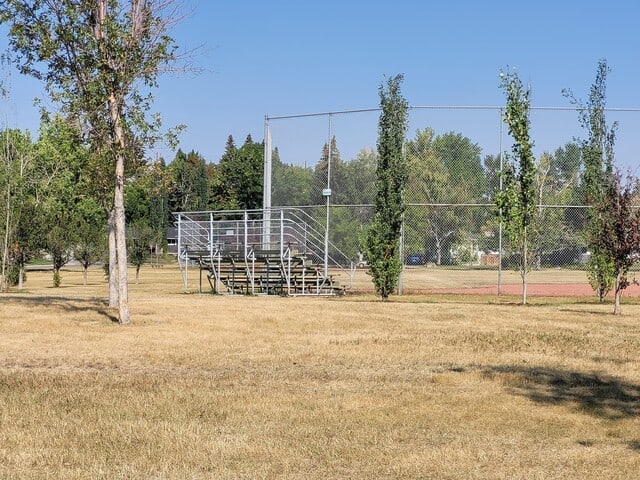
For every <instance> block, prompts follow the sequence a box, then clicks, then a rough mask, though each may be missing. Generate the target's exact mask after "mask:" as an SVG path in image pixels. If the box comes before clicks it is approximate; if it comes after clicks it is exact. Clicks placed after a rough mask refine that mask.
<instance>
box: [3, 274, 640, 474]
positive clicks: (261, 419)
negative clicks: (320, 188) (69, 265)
mask: <svg viewBox="0 0 640 480" xmlns="http://www.w3.org/2000/svg"><path fill="white" fill-rule="evenodd" d="M50 283H51V280H50V274H49V273H40V272H32V273H30V274H29V278H28V282H27V287H28V291H26V292H24V293H10V294H5V295H2V296H0V478H16V479H18V478H20V479H23V478H27V479H29V478H70V479H74V478H75V479H81V478H82V479H84V478H105V479H106V478H109V479H111V478H131V479H148V478H168V479H184V478H191V479H210V478H221V479H222V478H225V479H226V478H229V479H232V478H233V479H235V478H246V479H254V478H255V479H267V478H282V479H313V478H323V479H324V478H332V479H333V478H344V479H347V478H349V479H371V478H389V479H403V478H406V479H415V478H439V479H440V478H445V479H446V478H449V479H460V478H478V479H513V478H523V479H524V478H527V479H530V478H540V479H542V478H544V479H547V478H566V479H575V478H581V479H598V480H601V479H603V478H607V479H614V478H618V479H626V478H636V477H637V474H638V473H637V472H638V471H639V469H640V433H639V432H640V364H639V363H638V354H639V352H640V322H639V321H638V319H639V318H640V306H638V305H636V304H633V303H629V304H628V305H624V306H623V314H624V315H623V316H621V317H613V316H612V315H609V311H610V305H599V304H597V303H594V302H592V301H581V300H576V299H563V298H555V299H549V298H546V297H544V298H536V299H532V303H533V304H532V305H530V306H528V307H521V306H517V305H514V304H513V303H509V300H508V299H505V300H499V299H497V297H495V296H488V297H481V296H459V295H458V296H456V295H448V296H439V295H411V296H407V297H402V298H397V297H396V298H394V299H393V301H391V302H387V303H384V304H383V303H380V302H378V301H377V300H376V299H375V298H374V297H373V296H371V295H367V294H364V295H357V296H349V295H347V296H346V297H342V298H328V299H327V298H265V297H234V298H231V297H213V296H210V295H194V294H192V295H185V294H183V293H181V291H182V284H181V278H180V275H179V273H178V272H177V270H176V269H174V268H169V267H165V268H163V269H157V270H152V269H145V270H143V272H142V276H141V284H140V285H131V302H132V308H131V311H132V318H133V324H132V325H129V326H126V327H122V326H119V325H117V324H116V323H114V322H113V315H114V312H112V311H110V310H109V309H108V308H106V306H105V304H104V301H103V298H104V296H105V295H106V285H105V284H104V281H103V278H102V273H101V272H100V271H98V270H95V271H92V272H91V276H90V285H88V286H87V287H83V286H82V285H81V276H80V274H79V272H75V271H65V272H63V287H62V288H60V289H53V288H50V287H49V286H48V285H49V284H50ZM425 283H426V282H425Z"/></svg>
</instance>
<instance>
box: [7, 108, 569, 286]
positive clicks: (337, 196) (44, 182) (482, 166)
mask: <svg viewBox="0 0 640 480" xmlns="http://www.w3.org/2000/svg"><path fill="white" fill-rule="evenodd" d="M2 139H3V142H2V143H3V144H4V148H3V149H2V151H1V153H0V157H2V159H3V161H2V171H1V172H0V187H1V188H2V191H4V192H6V194H5V195H3V196H2V199H1V200H0V203H1V204H2V212H1V213H0V215H1V216H2V217H3V218H2V219H1V220H2V226H3V227H2V230H3V245H4V249H3V252H2V255H3V259H4V262H3V263H4V264H5V265H6V267H5V268H8V269H9V270H10V271H11V272H12V273H10V275H9V278H10V279H11V282H12V283H17V282H19V280H20V275H19V272H20V271H21V270H23V269H24V266H25V264H26V263H28V262H29V261H30V260H32V259H33V258H35V257H39V256H41V255H42V254H43V253H45V254H47V255H48V256H49V257H50V258H51V259H52V261H53V264H54V269H55V272H56V273H55V275H56V278H58V280H56V283H57V282H58V281H59V268H60V267H62V266H63V265H64V264H65V263H66V262H68V261H69V260H70V259H72V258H75V259H76V260H78V261H80V262H81V263H82V264H83V266H84V267H85V268H87V267H88V266H90V265H91V264H94V263H96V262H98V261H105V251H106V244H105V239H104V237H105V235H104V233H105V232H104V230H105V227H104V225H105V223H106V215H107V208H106V207H105V205H106V203H105V202H106V199H105V198H102V197H101V194H100V192H101V191H102V190H101V188H100V187H101V186H100V185H96V178H95V176H93V175H91V174H90V171H91V169H90V168H89V167H90V165H91V164H92V162H94V161H95V159H92V152H91V151H90V150H89V149H88V148H87V147H86V146H83V144H82V142H81V141H80V138H79V136H78V135H77V132H75V131H74V127H73V125H72V124H70V123H69V122H67V121H66V120H64V119H63V118H62V117H52V118H51V119H48V120H46V119H45V120H43V123H42V125H41V128H40V132H39V136H38V138H37V139H36V140H32V139H31V136H30V133H29V132H27V131H20V130H5V131H4V132H2ZM329 148H331V155H329ZM406 155H407V162H408V168H409V176H408V181H407V185H406V192H407V193H406V200H407V202H408V203H409V204H412V203H415V204H475V203H491V202H492V201H493V197H494V195H495V193H496V192H497V191H498V188H499V177H500V166H501V165H500V157H499V155H485V156H484V157H483V156H482V150H481V148H480V147H479V146H478V144H476V143H474V142H473V141H472V140H471V139H470V138H468V137H466V136H464V135H463V134H461V133H455V132H447V133H444V134H437V133H436V132H435V131H434V130H432V129H431V128H428V127H426V128H424V129H421V130H418V131H417V132H416V133H415V136H414V137H413V138H412V139H410V140H409V141H408V142H407V145H406ZM329 157H330V158H331V170H330V172H331V180H330V183H331V188H332V192H333V195H332V198H331V203H332V204H334V205H360V206H362V205H371V204H372V203H373V202H374V198H375V178H376V164H377V153H376V152H375V150H373V149H370V148H363V149H362V150H361V151H360V152H358V154H357V155H356V156H355V157H354V158H352V159H349V160H343V159H342V158H341V155H340V150H339V147H338V141H337V139H336V138H335V137H334V138H332V140H331V142H330V145H329V144H327V143H325V144H324V145H322V146H320V147H319V159H318V160H317V162H316V163H315V165H314V166H313V167H302V166H300V165H296V164H285V163H283V162H282V161H281V160H280V156H279V152H278V149H277V147H276V148H275V149H274V151H273V155H272V158H273V190H272V205H274V206H308V205H322V204H323V202H324V198H323V197H322V190H323V188H325V187H326V185H327V170H328V168H327V167H328V161H329ZM263 161H264V144H263V143H262V142H255V141H254V140H253V139H252V137H251V136H250V135H248V136H247V137H246V139H245V140H244V143H243V144H242V145H239V146H238V145H237V144H236V142H235V140H234V138H233V137H232V136H229V137H228V139H227V142H226V147H225V151H224V153H223V155H222V157H221V158H220V159H218V161H217V162H215V163H214V162H208V161H207V160H206V159H205V158H204V157H203V156H202V155H201V154H199V153H198V152H196V151H190V152H188V153H185V152H184V151H182V150H178V152H177V153H176V155H175V157H174V158H173V159H171V160H170V161H169V162H166V161H165V160H164V159H156V160H147V161H139V162H137V163H133V164H131V166H130V168H129V169H128V172H127V185H126V190H125V204H126V209H125V211H126V222H127V231H128V239H129V240H128V241H129V258H130V261H131V262H133V263H134V264H135V265H137V266H138V267H139V266H140V265H141V264H142V262H143V261H145V260H146V259H147V258H148V256H149V255H150V252H151V251H152V249H151V248H150V245H151V246H154V248H157V249H158V250H162V249H163V248H164V247H165V246H166V241H167V229H168V228H169V227H170V226H171V225H172V222H173V217H172V212H178V211H205V210H238V209H258V208H261V207H262V199H263V191H262V189H263ZM580 172H581V160H580V152H579V148H578V146H577V145H575V144H572V143H570V144H567V145H565V146H563V147H559V148H557V149H556V151H555V152H551V153H544V154H543V155H542V157H541V158H540V161H539V167H538V175H537V191H538V192H539V195H540V203H544V202H546V203H566V204H575V203H579V202H580V198H581V197H582V193H581V190H580V189H581V175H580ZM352 210H354V211H349V210H347V209H345V210H344V211H343V212H338V213H337V214H336V215H334V218H333V221H332V223H333V226H334V228H333V229H332V230H333V235H334V241H335V242H336V243H339V244H341V245H350V247H346V248H347V250H349V252H347V253H349V254H351V255H355V254H356V253H357V251H358V248H359V247H358V242H359V239H358V236H357V235H358V232H357V229H354V228H353V226H354V223H356V224H358V226H362V225H364V224H366V223H367V222H368V221H369V217H370V213H371V212H370V210H367V209H365V210H364V211H361V212H360V215H358V212H359V210H358V209H352ZM354 215H355V216H354ZM492 222H493V223H495V217H494V216H493V215H492V214H491V213H490V212H489V213H488V214H485V215H484V216H478V215H473V214H472V213H471V212H470V211H469V212H468V213H466V214H461V213H460V212H459V211H458V212H454V211H452V210H444V209H443V210H438V211H434V212H433V213H432V214H431V215H429V216H424V215H422V216H421V215H420V214H419V213H418V212H413V213H411V212H410V213H409V217H408V222H407V224H408V225H409V228H410V230H411V232H412V235H410V238H413V239H414V240H413V241H412V242H413V244H412V245H410V249H411V250H418V251H425V250H432V251H433V252H435V253H436V254H437V262H438V263H441V262H442V261H443V255H444V261H446V256H447V252H449V251H450V246H451V245H452V244H454V243H455V242H456V241H457V239H459V238H460V237H461V236H464V235H465V232H468V231H471V230H474V231H478V230H479V229H481V228H483V227H482V224H483V223H487V224H491V223H492ZM452 232H453V233H452ZM487 248H489V247H488V246H487Z"/></svg>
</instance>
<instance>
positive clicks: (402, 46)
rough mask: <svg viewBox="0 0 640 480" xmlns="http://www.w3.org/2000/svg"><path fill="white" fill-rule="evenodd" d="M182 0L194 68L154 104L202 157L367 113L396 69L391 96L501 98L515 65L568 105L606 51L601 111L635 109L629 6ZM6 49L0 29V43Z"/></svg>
mask: <svg viewBox="0 0 640 480" xmlns="http://www.w3.org/2000/svg"><path fill="white" fill-rule="evenodd" d="M183 1H184V6H185V11H186V12H187V13H190V14H189V15H188V16H187V17H186V18H185V19H184V21H183V22H182V23H181V24H180V25H179V26H178V27H176V29H175V30H174V32H173V36H174V38H175V39H176V42H177V43H178V44H179V45H180V46H184V47H185V48H194V47H198V46H202V48H201V53H200V54H199V55H198V56H197V57H196V58H195V59H194V61H195V63H196V64H197V65H198V66H200V67H201V68H203V69H204V72H203V73H201V74H199V75H191V74H186V75H181V76H170V77H164V78H163V79H162V80H161V82H160V88H159V89H158V90H157V91H156V92H155V98H156V103H155V107H156V110H158V111H160V112H161V113H162V114H163V118H164V123H165V125H166V126H171V125H175V124H186V125H187V126H188V130H187V131H186V132H185V133H184V134H183V135H182V137H181V147H182V148H183V149H184V150H196V151H199V152H200V153H201V154H202V155H203V156H204V157H205V158H206V159H207V160H208V161H212V162H216V161H217V160H218V159H219V157H220V155H221V153H222V151H223V149H224V145H225V141H226V138H227V136H228V135H229V134H232V135H233V136H234V138H235V139H236V142H237V143H242V141H243V140H244V138H245V136H246V135H247V134H248V133H250V134H251V135H252V136H253V138H254V140H262V138H263V135H264V118H265V115H269V116H278V115H288V114H299V113H310V112H326V111H339V110H345V109H360V108H371V107H377V106H378V102H379V99H378V86H379V84H380V83H381V82H383V81H384V79H385V76H387V77H388V76H392V75H395V74H397V73H403V74H404V76H405V80H404V83H403V94H404V96H405V97H406V99H407V100H408V101H409V103H410V104H411V105H501V104H503V103H504V95H503V93H502V92H501V91H500V89H499V88H498V85H499V77H498V74H499V71H500V69H504V68H507V67H515V68H516V69H517V71H518V72H519V74H520V76H521V78H522V80H523V81H524V82H527V83H530V84H531V86H532V100H533V104H534V105H537V106H568V105H569V104H568V101H567V100H566V99H565V98H564V97H563V96H562V94H561V92H562V89H563V88H571V89H572V90H573V91H574V92H575V94H576V95H577V96H578V97H581V98H586V96H587V94H588V89H589V86H590V84H591V83H592V81H593V79H594V76H595V71H596V65H597V62H598V60H599V59H601V58H606V59H607V61H608V64H609V65H610V67H611V69H612V71H611V74H610V75H609V77H608V95H607V103H608V105H609V106H611V107H632V108H636V107H640V35H639V33H638V30H637V23H638V20H639V19H640V6H639V5H640V4H638V3H637V2H636V1H631V0H629V1H617V0H610V1H608V2H601V1H591V0H585V1H575V2H574V1H560V0H556V1H547V0H541V1H536V2H515V1H511V2H508V1H485V2H477V1H443V0H440V1H437V2H433V1H409V0H394V1H377V0H369V1H360V0H356V1H353V0H352V1H349V0H324V1H318V2H307V1H284V0H282V1H277V0H276V1H271V2H264V1H253V0H245V1H241V2H234V1H205V0H183ZM6 43H7V42H6V29H5V28H4V27H2V29H1V30H0V49H4V48H6ZM11 83H12V96H11V105H10V108H9V109H8V115H7V117H8V122H9V125H11V126H15V127H18V128H29V129H31V130H32V131H34V132H35V131H37V126H38V121H37V112H36V110H35V109H34V108H33V107H32V106H31V103H32V102H31V99H32V98H33V97H35V96H40V95H41V89H40V86H39V84H38V83H37V82H35V81H34V80H31V79H25V78H23V77H20V76H18V75H17V74H14V75H13V76H12V81H11ZM3 108H4V107H3ZM464 117H470V118H466V119H465V118H464ZM635 117H640V113H638V114H635V116H634V122H635V123H636V124H638V125H640V121H636V120H635ZM425 121H430V120H425ZM459 121H460V123H459V124H458V123H455V124H453V125H454V126H451V127H449V126H445V127H443V128H446V129H454V130H457V131H462V133H465V134H468V135H469V136H470V137H471V138H472V139H474V137H473V133H468V132H472V131H473V130H474V129H475V128H476V126H477V125H474V122H475V123H476V124H480V123H484V122H493V120H487V118H486V117H485V118H479V117H478V118H475V117H474V116H473V115H461V116H460V120H459ZM620 121H621V123H623V122H624V119H622V118H621V119H620ZM337 123H338V124H339V123H340V122H339V121H338V122H337ZM343 123H344V124H345V127H344V130H343V131H344V132H345V135H344V137H345V138H342V139H341V138H340V135H339V131H336V136H337V137H338V144H339V146H340V145H341V142H342V144H343V145H344V150H345V151H347V153H346V154H343V157H345V156H347V157H348V156H349V155H352V153H353V152H352V150H353V149H356V147H353V149H350V146H349V139H348V138H346V137H348V136H349V134H348V133H347V132H348V131H349V129H348V128H347V126H346V124H348V123H349V121H348V120H346V119H345V120H344V121H343ZM436 123H437V122H436ZM546 123H548V124H551V125H554V124H565V123H577V122H576V121H575V115H570V116H566V115H561V116H559V117H557V118H555V119H549V120H548V122H546ZM632 123H633V122H632ZM365 124H366V126H364V125H365ZM365 124H363V126H362V127H355V126H353V128H354V129H366V130H368V131H369V130H370V131H369V133H368V136H367V139H368V140H367V142H369V141H370V139H373V140H372V141H371V142H372V143H371V144H370V145H362V146H375V133H376V132H375V119H374V121H373V122H371V121H369V120H367V121H366V122H365ZM426 126H429V125H426V124H418V125H417V126H416V128H424V127H426ZM305 128H306V127H304V126H303V125H302V124H296V122H291V123H290V125H288V126H287V127H286V129H287V133H286V135H287V137H288V140H287V141H288V142H290V143H292V144H293V143H295V141H296V137H300V139H299V140H300V142H301V143H311V144H310V145H304V146H301V147H300V148H308V149H309V150H310V151H311V152H313V153H305V154H304V155H307V156H309V158H311V157H312V156H316V157H317V156H319V153H320V149H321V147H322V145H321V142H322V139H326V130H327V128H326V126H325V124H324V120H323V121H322V122H320V123H318V124H317V125H316V126H314V127H310V128H317V129H319V131H320V132H319V134H318V139H319V140H317V141H315V140H314V141H310V142H305V141H304V140H302V137H303V136H302V135H301V134H300V135H298V133H299V132H302V131H304V129H305ZM492 128H495V129H497V124H492ZM576 128H577V127H576ZM578 132H579V131H578ZM627 132H628V130H627V131H624V132H621V135H619V142H620V141H623V147H622V149H623V152H624V155H625V159H624V160H623V162H625V163H628V164H631V163H634V161H632V160H630V159H629V158H627V157H628V156H629V155H630V153H629V152H630V151H631V149H630V147H629V146H628V145H626V144H624V140H623V139H622V138H621V137H622V133H624V135H625V137H626V136H629V137H630V138H631V137H632V136H633V135H631V134H630V133H627ZM283 135H284V134H283ZM541 135H543V134H541ZM283 141H284V139H283ZM536 141H537V142H538V140H536ZM318 142H319V143H320V144H317V143H318ZM539 142H540V143H542V144H543V143H544V140H543V139H540V140H539ZM274 145H278V138H276V137H274ZM494 147H495V146H490V147H488V149H491V148H494ZM292 148H293V147H292ZM357 148H359V147H357ZM495 148H497V147H495ZM485 149H486V148H485ZM485 153H494V152H489V151H487V152H485ZM160 154H162V155H164V156H165V157H166V158H167V159H170V158H172V155H173V154H172V153H171V152H169V151H167V150H166V149H162V150H160ZM296 158H297V157H296ZM305 161H306V159H305ZM635 163H638V162H635Z"/></svg>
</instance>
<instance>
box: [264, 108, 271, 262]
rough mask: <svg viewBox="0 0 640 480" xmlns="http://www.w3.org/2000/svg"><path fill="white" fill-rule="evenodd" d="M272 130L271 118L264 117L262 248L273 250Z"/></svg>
mask: <svg viewBox="0 0 640 480" xmlns="http://www.w3.org/2000/svg"><path fill="white" fill-rule="evenodd" d="M271 150H272V149H271V130H270V128H269V117H267V116H266V115H265V117H264V178H263V188H262V248H264V249H265V250H267V249H269V248H271V171H272V168H271V167H272V159H271Z"/></svg>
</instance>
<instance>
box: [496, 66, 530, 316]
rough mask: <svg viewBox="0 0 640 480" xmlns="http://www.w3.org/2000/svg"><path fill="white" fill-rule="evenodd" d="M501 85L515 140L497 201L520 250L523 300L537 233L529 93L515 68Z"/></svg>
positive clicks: (513, 242) (510, 235)
mask: <svg viewBox="0 0 640 480" xmlns="http://www.w3.org/2000/svg"><path fill="white" fill-rule="evenodd" d="M500 78H501V85H500V86H501V88H502V89H503V90H504V92H505V94H506V96H507V103H506V106H505V112H504V122H505V123H506V124H507V126H508V128H509V135H511V137H512V138H513V140H514V143H513V145H512V147H511V155H510V156H509V157H508V158H509V160H510V162H509V165H508V166H507V170H506V172H505V173H504V190H503V191H501V192H498V195H497V198H496V200H497V204H498V207H499V209H500V210H499V211H500V216H501V219H502V221H503V222H504V225H505V230H506V231H507V234H508V236H509V239H510V240H511V243H512V245H513V247H514V248H515V249H516V250H518V253H519V255H518V258H519V270H520V276H521V277H522V304H523V305H525V304H526V303H527V274H528V273H529V270H530V266H529V265H530V261H529V260H530V259H529V257H530V252H529V239H530V237H531V234H532V233H533V232H532V231H531V230H532V228H533V223H534V222H533V221H534V216H535V214H536V205H535V202H536V191H535V185H534V181H535V175H536V164H535V158H534V156H533V141H532V140H531V138H530V136H529V128H530V122H529V109H530V103H529V95H530V89H529V88H527V89H525V88H524V86H523V85H522V81H521V80H520V77H519V76H518V74H517V73H515V72H508V73H504V72H502V73H501V74H500Z"/></svg>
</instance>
